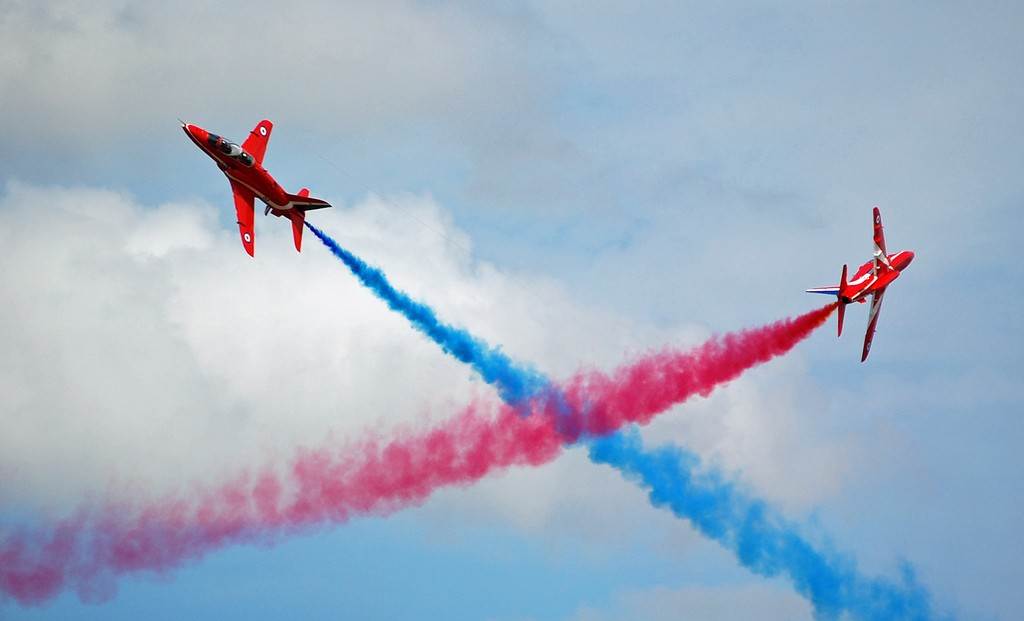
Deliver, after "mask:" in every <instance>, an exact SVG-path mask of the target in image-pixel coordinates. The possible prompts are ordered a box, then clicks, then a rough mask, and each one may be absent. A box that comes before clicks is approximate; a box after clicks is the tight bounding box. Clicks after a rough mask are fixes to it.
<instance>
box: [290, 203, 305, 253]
mask: <svg viewBox="0 0 1024 621" xmlns="http://www.w3.org/2000/svg"><path fill="white" fill-rule="evenodd" d="M288 216H289V218H291V221H292V238H293V239H294V240H295V252H302V229H304V228H306V227H305V226H303V225H304V224H305V222H306V212H304V211H300V210H298V209H292V210H291V211H290V212H289V214H288Z"/></svg>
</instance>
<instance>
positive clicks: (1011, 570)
mask: <svg viewBox="0 0 1024 621" xmlns="http://www.w3.org/2000/svg"><path fill="white" fill-rule="evenodd" d="M1021 13H1022V11H1021V9H1020V8H1019V6H1018V5H1016V4H1015V3H999V2H992V3H980V4H975V5H972V6H970V7H965V6H962V5H958V4H955V3H913V2H907V3H901V4H897V5H894V4H892V3H869V2H863V3H853V4H825V3H802V2H782V3H760V2H752V3H743V4H740V3H729V4H725V5H722V6H712V5H708V4H706V3H646V2H631V3H580V2H542V3H531V2H525V3H448V2H388V1H385V2H373V3H369V2H365V3H360V2H352V3H346V2H321V3H318V2H313V3H301V2H297V3H291V4H288V5H281V4H278V3H268V2H246V3H240V2H239V3H232V2H227V3H219V4H218V5H217V6H215V7H211V6H207V3H201V2H194V3H193V2H182V3H177V4H175V5H173V6H171V5H168V4H166V3H163V4H160V3H132V2H96V3H92V4H90V6H88V7H86V6H83V5H81V3H74V2H27V1H26V2H18V1H14V2H0V85H2V86H0V119H2V120H0V124H2V125H0V129H2V131H3V136H4V138H3V140H2V141H0V183H2V184H3V185H2V187H0V214H2V215H3V216H4V217H2V218H0V248H2V249H3V257H4V258H3V260H2V262H0V325H2V326H4V328H2V329H0V393H2V394H3V395H4V399H3V400H2V402H0V429H2V431H3V433H0V481H2V482H3V485H2V486H0V535H2V534H3V533H4V530H3V529H13V528H15V527H17V526H18V525H25V524H28V525H33V524H45V523H48V521H52V520H54V519H59V518H60V517H61V516H66V515H69V514H72V513H73V512H74V511H76V509H77V508H78V507H81V506H83V504H87V503H90V502H96V501H97V499H104V498H125V497H127V498H132V499H159V498H162V497H166V496H167V495H169V494H182V493H185V494H187V493H190V491H191V490H194V489H196V488H197V486H199V487H203V486H207V487H208V486H216V485H217V484H219V483H221V482H223V481H225V480H227V479H228V478H229V477H231V476H232V475H233V474H234V473H237V472H239V471H242V470H245V469H247V468H253V467H256V466H258V465H260V464H264V463H275V462H277V461H282V460H286V459H287V458H288V457H289V456H290V455H292V454H293V453H294V452H295V451H296V450H297V449H299V448H301V447H310V446H320V445H323V444H325V443H339V444H343V443H344V442H345V441H347V440H348V439H351V438H356V437H360V434H363V433H365V432H367V430H371V431H374V432H376V433H379V434H381V435H382V436H384V437H386V436H387V435H388V434H389V433H392V432H393V431H394V430H398V429H403V428H409V427H413V428H415V427H417V426H420V425H424V424H428V423H432V422H438V421H444V420H446V419H447V418H448V417H450V416H451V415H453V414H454V413H455V412H457V411H458V410H459V408H460V407H462V406H463V405H464V404H465V403H467V402H469V401H471V400H473V399H475V398H485V397H486V396H488V395H491V394H492V393H493V391H492V390H491V389H490V387H488V386H486V385H485V384H484V383H483V382H481V381H480V380H479V379H478V378H476V377H475V376H474V374H473V373H472V372H471V370H469V369H468V368H466V367H464V366H462V365H460V364H459V363H458V362H456V361H454V360H452V359H450V358H449V357H447V356H445V355H444V354H443V353H441V352H440V351H439V350H438V349H437V348H436V346H434V345H433V344H432V343H430V342H429V341H427V340H426V339H425V338H423V337H422V335H420V334H419V333H417V332H415V331H413V330H412V329H410V327H409V325H408V324H407V322H405V320H403V319H402V318H400V317H398V316H396V315H395V314H394V313H391V312H390V311H389V310H388V309H387V307H386V306H385V305H384V304H383V303H381V301H380V300H378V299H376V298H375V297H373V295H372V294H371V293H369V292H368V291H367V290H365V289H364V288H362V287H361V286H359V284H358V283H357V282H356V281H355V280H354V279H353V278H352V277H351V275H350V274H349V273H348V272H347V270H345V269H344V267H343V266H341V265H340V264H339V263H337V262H336V261H335V260H334V259H333V257H331V256H330V254H329V253H328V252H327V251H326V250H325V249H324V248H322V247H320V246H319V245H318V244H317V243H316V241H315V239H313V238H312V236H307V239H306V240H305V244H304V249H303V252H302V253H301V254H297V253H295V252H294V249H293V248H292V245H291V239H290V231H289V230H288V227H287V226H286V225H285V224H284V223H283V222H281V221H278V220H276V219H273V218H266V219H265V218H257V224H256V227H257V242H256V257H255V259H250V258H249V257H248V256H246V255H245V253H244V251H243V250H242V249H241V247H240V244H239V240H238V233H237V231H236V230H235V229H236V227H235V224H234V214H233V212H232V208H231V196H230V190H229V187H228V185H227V183H226V182H225V180H224V178H223V177H222V176H221V175H220V173H219V171H217V170H216V168H215V167H214V166H213V165H212V163H211V162H210V161H209V160H208V159H207V158H206V157H205V156H203V154H201V153H200V152H198V151H197V150H196V149H195V148H194V146H193V145H192V143H191V142H190V141H188V139H187V138H186V137H185V136H183V135H182V133H181V129H180V127H179V126H178V122H177V119H178V118H181V119H185V120H186V121H188V122H191V123H195V124H198V125H200V126H202V127H205V128H208V129H210V130H211V131H214V132H216V133H218V134H221V135H224V136H227V137H230V138H233V139H235V140H238V141H241V140H242V139H244V137H245V136H246V135H247V132H248V131H249V130H250V129H251V128H252V127H253V126H255V124H256V123H257V122H258V121H259V120H260V119H263V118H269V119H272V120H273V121H274V123H275V128H274V133H273V136H272V139H271V141H270V145H269V149H268V151H267V156H266V159H265V161H264V164H265V166H266V167H267V168H268V170H270V171H271V172H272V174H274V176H275V177H276V178H277V180H278V181H279V182H281V184H282V185H284V186H285V187H286V188H287V189H289V190H291V191H295V190H297V189H298V188H300V187H309V188H310V189H311V191H312V194H313V195H314V196H318V197H322V198H325V199H327V200H329V201H330V202H332V204H334V205H335V208H334V209H332V210H326V211H320V212H316V213H315V214H311V217H310V219H311V221H314V222H315V223H316V224H317V226H318V227H321V228H323V229H324V230H325V231H327V232H328V233H329V234H330V235H332V236H333V237H334V238H335V239H337V240H338V241H339V242H340V243H342V244H343V245H344V246H345V247H346V248H348V249H350V250H352V251H353V252H355V253H357V254H358V255H359V256H360V257H362V258H364V259H365V260H367V261H369V262H371V263H372V264H374V265H377V266H380V267H381V268H383V269H384V271H385V272H386V273H387V274H388V276H389V278H391V280H392V281H393V282H394V283H396V284H397V285H398V286H400V287H401V288H402V289H404V290H406V291H408V292H409V293H410V294H411V295H413V296H414V297H415V298H417V299H420V300H423V301H425V302H427V303H429V304H430V305H431V306H433V307H434V308H435V309H436V310H437V311H438V313H439V315H441V316H442V317H444V318H445V319H447V320H448V321H450V322H452V323H453V324H456V325H459V326H463V327H466V328H468V329H469V330H471V331H472V332H473V333H475V334H477V335H479V336H480V337H482V338H485V339H486V340H487V341H488V342H490V343H494V344H498V345H500V346H501V347H502V349H503V350H504V351H506V352H507V353H509V355H511V356H513V357H514V358H515V359H517V360H523V361H528V362H529V363H530V364H533V365H535V366H536V367H537V368H538V369H540V370H541V371H543V372H544V373H545V374H547V375H549V376H552V377H556V378H564V377H568V376H570V375H571V374H572V373H573V372H575V371H576V370H578V369H580V368H594V367H596V368H612V367H614V366H616V365H618V364H619V363H621V362H622V361H623V360H627V359H630V357H635V356H637V355H640V354H642V353H643V352H646V351H649V350H651V349H655V348H660V347H662V346H665V345H673V346H688V345H692V344H696V343H698V342H700V341H701V340H702V339H703V338H705V337H707V336H708V335H710V334H715V333H722V332H726V331H730V330H735V329H739V328H743V327H747V326H753V325H760V324H763V323H767V322H770V321H774V320H776V319H778V318H781V317H785V316H790V315H795V314H798V313H802V312H804V311H806V310H809V309H811V308H813V307H814V305H816V304H818V303H819V302H821V299H819V298H817V297H815V298H814V299H809V298H811V297H812V296H807V295H805V294H804V293H803V289H805V288H808V287H814V286H823V285H829V284H833V283H834V282H835V281H836V279H837V278H838V275H839V271H840V268H841V266H842V264H843V263H844V262H846V263H850V264H851V265H859V264H860V263H861V262H863V261H865V260H867V259H868V258H869V256H870V250H871V245H870V244H871V241H870V230H871V229H870V213H871V207H872V206H875V205H877V206H879V208H880V209H881V211H882V217H883V219H884V223H885V225H886V237H887V242H888V245H889V250H890V251H896V250H899V249H904V248H906V249H911V250H914V251H915V253H916V259H915V261H914V263H913V265H912V266H911V267H910V269H908V271H907V272H906V273H905V274H903V275H902V276H901V278H900V280H899V281H898V282H897V283H896V284H895V285H894V286H893V287H892V289H891V290H890V291H889V293H888V294H887V296H886V303H885V308H884V309H883V310H882V316H881V319H880V322H879V331H878V335H877V337H876V339H875V343H874V346H873V348H872V354H871V358H870V359H869V361H868V362H867V363H865V364H860V363H859V362H858V359H859V353H860V346H861V343H860V341H861V331H862V330H863V328H864V325H865V324H866V321H867V319H866V316H867V312H866V308H865V307H861V306H859V305H858V306H857V307H850V308H848V312H847V318H846V328H845V334H844V336H843V338H842V339H840V340H838V341H837V340H836V338H835V334H834V327H833V324H832V323H830V324H829V325H827V326H825V327H824V328H822V329H821V330H819V331H818V332H817V333H815V334H813V335H812V336H811V337H810V339H808V340H807V341H806V342H804V343H802V344H801V345H799V346H798V347H797V348H796V350H794V351H793V352H792V353H791V354H789V355H787V356H786V357H783V358H780V359H777V360H774V361H772V362H770V363H768V364H767V365H765V366H762V367H759V368H757V369H754V370H753V371H751V372H749V373H747V374H745V375H744V376H743V377H741V378H740V379H738V380H736V381H734V382H732V383H730V384H729V385H728V386H726V387H724V388H721V389H719V390H718V391H716V392H715V393H713V394H712V395H711V396H710V397H708V398H706V399H703V398H702V399H697V400H693V401H690V402H688V403H686V404H684V405H682V406H680V407H678V408H674V409H673V410H672V411H671V412H669V413H668V414H666V415H664V416H661V417H659V418H658V419H657V420H656V421H655V422H653V423H652V424H651V425H649V426H646V427H644V428H643V430H642V434H643V437H644V438H645V440H647V441H650V442H652V443H666V442H670V443H674V444H677V445H679V446H683V447H685V448H686V449H688V450H690V451H693V452H694V453H696V454H697V455H699V456H700V457H701V459H702V460H703V462H704V463H706V464H708V465H709V466H713V467H715V468H717V469H720V470H721V471H722V472H724V473H727V475H728V476H729V477H730V480H732V481H735V482H736V483H737V484H739V485H742V486H744V488H745V489H747V490H749V491H750V492H751V493H753V494H756V495H757V496H758V497H760V498H763V499H765V500H766V501H767V502H770V503H771V504H772V505H773V506H775V507H777V508H779V510H780V511H782V512H783V513H784V514H785V515H786V516H787V517H788V518H789V519H791V520H793V521H794V522H797V523H800V524H802V525H803V526H804V528H806V529H807V531H808V532H812V533H815V534H816V536H819V537H820V538H822V539H824V540H827V541H829V542H830V543H831V544H833V545H834V546H835V547H836V548H837V549H840V550H843V551H844V552H845V553H848V554H850V555H852V556H853V557H855V558H856V560H857V563H858V566H859V567H860V568H861V569H862V570H863V571H865V572H867V573H868V574H870V575H878V576H886V577H894V576H897V575H898V574H899V572H900V567H901V565H903V564H904V563H906V564H909V565H911V566H913V568H914V570H915V572H916V576H917V579H918V581H919V582H920V583H921V584H922V585H924V586H925V587H926V588H927V589H928V590H929V591H930V593H931V595H932V598H933V601H934V604H935V608H936V609H937V610H939V611H941V612H942V613H944V614H949V615H951V616H955V617H957V618H975V619H1012V618H1014V617H1015V615H1016V614H1017V613H1018V611H1019V610H1021V609H1024V595H1022V593H1021V592H1020V589H1018V588H1017V582H1018V580H1017V576H1018V575H1019V568H1018V563H1019V560H1018V559H1019V558H1020V555H1021V552H1024V537H1022V535H1021V532H1020V526H1021V524H1022V517H1024V499H1022V497H1021V492H1020V491H1019V489H1018V488H1019V481H1020V480H1021V479H1022V477H1024V458H1022V457H1021V456H1020V453H1019V451H1018V450H1017V448H1018V447H1019V446H1020V445H1021V443H1022V441H1024V420H1022V418H1021V413H1022V412H1024V408H1022V406H1024V400H1022V398H1021V391H1020V388H1019V384H1018V381H1017V380H1018V378H1019V377H1020V375H1021V372H1022V371H1024V359H1022V355H1021V345H1022V344H1024V338H1022V337H1024V333H1022V328H1021V327H1020V322H1019V321H1017V319H1018V318H1019V317H1020V315H1021V311H1022V310H1024V309H1022V306H1024V305H1022V297H1021V294H1020V293H1019V291H1018V289H1019V288H1018V287H1016V286H1014V285H1015V284H1016V283H1020V282H1024V278H1022V277H1024V273H1022V271H1024V270H1022V268H1021V266H1020V263H1019V262H1018V261H1017V260H1016V256H1015V255H1016V251H1017V248H1018V246H1019V244H1018V243H1017V238H1018V230H1019V229H1020V228H1021V225H1022V224H1024V215H1022V214H1024V204H1022V203H1024V177H1022V176H1021V175H1020V172H1019V171H1020V170H1021V169H1022V166H1024V147H1022V145H1021V142H1020V136H1021V135H1024V121H1022V120H1021V117H1020V115H1019V111H1020V110H1021V109H1022V107H1024V82H1022V80H1021V73H1020V69H1019V64H1020V63H1019V59H1020V58H1022V57H1024V43H1022V42H1021V39H1020V36H1019V27H1018V25H1019V24H1020V23H1021V19H1022V18H1024V15H1022V14H1021ZM86 600H87V601H83V600H82V599H81V598H80V597H79V596H78V594H77V593H75V592H73V591H68V592H65V593H62V594H61V595H60V596H59V597H57V598H55V599H53V600H50V601H47V602H44V603H42V604H40V605H34V606H22V605H20V604H18V603H17V602H15V601H13V600H11V599H3V598H2V597H0V618H3V619H8V618H11V619H50V618H61V619H90V618H103V619H119V618H138V617H139V616H145V617H149V618H181V617H183V616H188V617H194V618H207V617H217V618H223V617H238V618H279V617H280V616H282V615H296V614H297V615H302V616H305V617H317V618H320V617H332V618H336V617H338V616H339V615H340V616H346V617H353V618H380V619H407V618H439V617H444V618H451V619H494V620H503V621H504V620H508V621H512V620H524V619H535V620H546V619H552V620H555V619H557V620H567V621H568V620H573V621H578V620H609V621H610V620H618V619H637V618H644V619H660V618H666V619H667V618H679V617H683V618H694V619H721V620H731V619H749V618H752V617H757V618H762V619H787V620H788V619H810V618H812V609H811V607H810V605H809V604H808V603H807V602H806V601H805V600H803V599H802V598H801V597H799V596H798V594H797V593H796V592H795V591H793V589H792V588H791V586H790V585H788V584H787V583H785V582H784V581H781V580H777V579H769V580H766V579H764V578H762V577H760V576H758V575H755V574H752V573H750V572H748V571H747V570H746V569H744V568H743V567H742V566H741V565H740V564H739V563H738V562H737V560H736V559H735V558H734V557H733V556H732V555H731V553H729V552H728V551H727V550H725V549H724V548H721V547H719V546H718V545H717V544H715V543H714V542H712V541H709V540H707V539H705V538H704V537H703V536H702V535H701V534H700V533H699V532H698V531H697V530H695V529H694V528H693V526H692V525H691V524H689V523H688V522H686V521H685V520H678V519H675V518H673V517H672V515H671V514H669V513H667V512H665V511H663V510H659V509H657V508H654V507H652V506H651V505H650V504H649V503H648V502H647V499H646V497H645V495H644V493H643V491H642V490H641V489H639V488H637V487H636V486H634V485H633V484H631V483H630V482H629V481H626V480H625V479H623V478H622V477H621V476H620V475H619V474H618V473H616V472H615V471H613V470H611V469H610V468H607V467H603V466H598V465H594V464H592V463H590V462H588V460H587V458H586V454H585V451H584V450H582V449H578V448H577V449H570V450H568V451H566V452H565V454H563V455H562V456H561V457H559V458H558V459H557V460H555V461H554V462H552V463H550V464H547V465H544V466H540V467H536V468H533V467H513V468H511V469H509V470H507V471H505V472H501V473H497V474H494V475H491V476H488V477H486V478H485V479H484V480H482V481H480V482H479V483H478V484H475V485H472V486H466V487H456V488H449V489H443V490H440V491H439V492H438V493H436V494H433V495H432V496H431V497H430V498H429V499H428V500H426V501H425V502H423V503H421V504H419V505H417V506H415V507H411V508H408V509H406V510H403V511H399V512H397V513H394V514H391V515H388V516H377V517H363V518H359V519H356V520H354V521H351V522H349V523H347V524H344V525H337V526H330V527H326V526H325V527H322V528H316V529H313V530H311V531H309V532H302V533H298V534H294V535H292V534H289V535H288V536H282V537H280V538H278V539H276V540H274V541H273V542H267V543H262V544H259V545H247V544H243V545H235V546H228V547H225V548H223V549H220V550H218V551H216V552H214V553H211V554H209V555H206V556H204V557H203V558H200V559H196V560H193V561H190V562H188V563H186V564H185V565H184V566H181V567H175V568H172V569H170V570H168V571H165V572H161V573H156V574H154V573H146V572H144V573H139V574H134V575H130V576H126V577H123V578H120V579H118V580H117V582H116V585H114V588H112V589H111V590H110V592H109V593H106V594H105V595H104V597H101V598H98V599H95V598H94V599H89V598H86Z"/></svg>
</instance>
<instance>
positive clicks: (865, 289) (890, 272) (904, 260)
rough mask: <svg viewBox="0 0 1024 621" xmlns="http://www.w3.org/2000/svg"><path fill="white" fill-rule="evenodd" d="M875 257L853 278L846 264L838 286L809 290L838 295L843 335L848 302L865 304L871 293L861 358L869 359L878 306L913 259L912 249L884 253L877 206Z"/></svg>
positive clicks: (840, 324)
mask: <svg viewBox="0 0 1024 621" xmlns="http://www.w3.org/2000/svg"><path fill="white" fill-rule="evenodd" d="M874 225H875V256H874V257H873V258H872V259H871V260H870V261H868V262H867V263H865V264H864V265H861V266H860V269H859V270H857V273H856V274H854V275H853V279H852V280H850V281H849V282H847V280H846V265H843V275H842V277H841V278H840V280H839V286H837V287H836V286H833V287H818V288H816V289H808V290H807V292H808V293H824V294H825V295H834V296H836V297H838V298H839V336H842V335H843V314H844V311H845V309H846V305H847V304H849V303H851V302H860V303H861V304H863V303H864V302H865V301H866V300H867V297H868V295H871V312H870V313H869V314H868V331H867V333H866V334H865V335H864V351H862V352H861V355H860V361H861V362H864V361H865V360H867V359H868V352H870V351H871V339H872V338H874V336H875V325H876V324H877V323H878V309H879V308H881V306H882V296H883V295H885V289H886V287H888V286H889V284H890V283H891V282H892V281H894V280H896V279H897V278H899V275H900V273H901V272H902V271H903V270H905V269H907V266H908V265H910V262H911V261H913V260H914V253H913V252H911V251H909V250H901V251H899V252H897V253H896V254H886V253H885V236H884V235H883V234H882V215H881V214H880V213H879V211H878V207H875V222H874Z"/></svg>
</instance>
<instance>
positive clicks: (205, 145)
mask: <svg viewBox="0 0 1024 621" xmlns="http://www.w3.org/2000/svg"><path fill="white" fill-rule="evenodd" d="M181 128H182V129H184V130H185V133H186V134H187V135H188V137H189V138H191V139H192V142H194V143H196V146H197V147H199V148H200V149H201V150H202V151H203V152H204V153H206V154H207V155H209V156H210V157H211V158H213V161H214V162H216V163H217V168H220V169H221V171H223V172H224V175H225V176H227V178H228V182H230V183H231V192H232V193H233V194H234V195H235V213H236V214H237V215H238V231H239V233H241V235H242V246H244V247H245V251H246V252H248V253H249V256H250V257H251V256H253V252H255V242H256V230H255V228H253V224H254V223H253V220H254V217H253V212H254V207H253V202H254V199H257V198H258V199H260V200H261V201H263V203H264V204H266V206H267V208H266V210H265V211H264V212H263V215H267V214H271V213H273V214H274V215H275V216H278V217H281V216H287V217H288V219H290V220H291V221H292V237H294V238H295V250H297V251H300V252H301V250H302V228H303V227H302V224H303V222H305V220H306V212H307V211H310V210H312V209H324V208H326V207H330V206H331V205H330V204H329V203H328V202H327V201H322V200H320V199H319V198H312V197H311V196H310V195H309V190H307V189H306V188H302V189H301V190H299V193H298V194H289V193H287V192H285V191H284V188H282V187H281V186H280V185H278V183H277V181H275V180H274V178H273V177H271V176H270V173H269V172H267V171H266V169H265V168H263V165H262V164H263V155H264V153H266V152H267V142H269V141H270V130H272V129H273V128H274V124H273V123H271V122H270V121H267V120H262V121H260V122H259V124H258V125H257V126H256V127H255V128H253V130H252V131H251V132H249V137H248V138H246V139H245V142H243V143H242V146H238V145H237V144H235V143H233V142H230V141H228V140H226V139H225V138H222V137H220V136H218V135H217V134H211V133H210V132H208V131H206V130H205V129H203V128H202V127H199V126H197V125H191V124H189V123H184V122H182V124H181Z"/></svg>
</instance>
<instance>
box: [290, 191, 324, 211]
mask: <svg viewBox="0 0 1024 621" xmlns="http://www.w3.org/2000/svg"><path fill="white" fill-rule="evenodd" d="M303 190H305V191H304V192H303V191H300V192H299V193H298V194H289V195H288V202H289V203H291V205H292V208H293V209H298V210H299V211H313V210H314V209H327V208H328V207H330V206H331V204H330V203H328V202H327V201H325V200H321V199H319V198H313V197H312V196H310V195H309V190H306V189H305V188H303Z"/></svg>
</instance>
